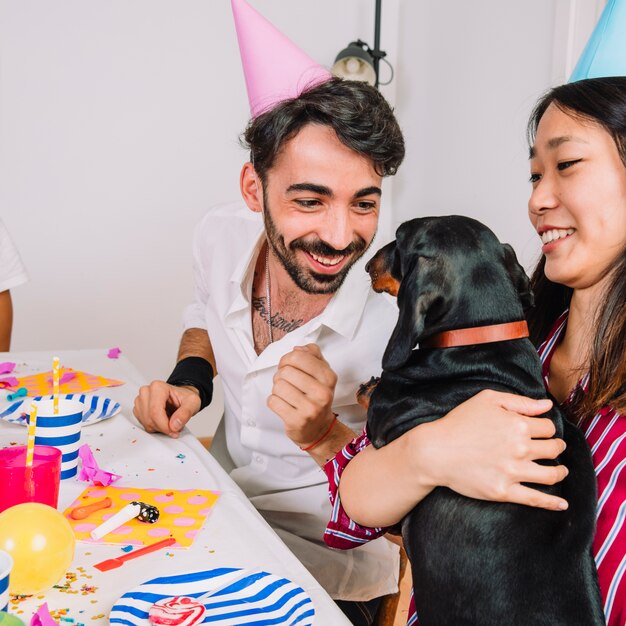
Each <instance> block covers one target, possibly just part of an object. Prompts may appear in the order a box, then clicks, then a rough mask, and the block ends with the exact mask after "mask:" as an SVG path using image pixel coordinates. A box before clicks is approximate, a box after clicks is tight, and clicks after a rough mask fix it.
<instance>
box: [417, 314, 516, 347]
mask: <svg viewBox="0 0 626 626" xmlns="http://www.w3.org/2000/svg"><path fill="white" fill-rule="evenodd" d="M526 337H528V324H526V322H525V321H523V320H522V321H521V322H508V323H507V324H493V325H491V326H476V327H475V328H459V329H457V330H446V331H444V332H442V333H437V334H436V335H433V336H432V337H428V338H427V339H425V340H424V341H421V342H420V348H455V347H458V346H471V345H474V344H477V343H493V342H494V341H508V340H510V339H524V338H526Z"/></svg>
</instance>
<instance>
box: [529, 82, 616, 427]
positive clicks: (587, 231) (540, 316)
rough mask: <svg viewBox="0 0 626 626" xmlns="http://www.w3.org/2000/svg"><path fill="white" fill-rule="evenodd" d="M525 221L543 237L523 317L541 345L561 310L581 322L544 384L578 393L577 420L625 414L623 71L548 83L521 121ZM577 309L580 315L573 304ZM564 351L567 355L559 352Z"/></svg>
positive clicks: (560, 394) (560, 393)
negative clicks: (526, 154) (533, 299)
mask: <svg viewBox="0 0 626 626" xmlns="http://www.w3.org/2000/svg"><path fill="white" fill-rule="evenodd" d="M529 137H530V140H531V142H532V143H533V147H532V148H531V161H530V167H531V182H532V185H533V190H532V194H531V197H530V200H529V202H528V209H529V215H530V220H531V222H532V224H533V226H534V227H535V229H536V230H537V232H538V234H539V235H540V237H541V240H542V242H543V247H542V252H543V258H542V259H541V262H540V263H539V265H538V267H537V269H536V271H535V273H534V276H533V281H532V282H533V289H534V291H535V294H536V296H537V298H538V300H539V301H540V302H541V306H538V307H536V308H535V309H534V310H533V311H532V312H531V313H530V316H529V323H530V328H531V333H532V336H533V337H534V339H535V342H536V343H539V342H540V341H541V340H542V339H543V338H544V337H545V336H546V334H547V332H548V331H549V330H550V328H551V327H552V325H553V324H554V322H555V320H556V318H557V317H558V316H559V315H560V314H561V313H562V311H563V310H564V309H565V308H567V307H569V308H570V310H571V311H570V317H569V320H570V321H569V324H570V325H571V324H572V323H574V324H580V325H581V327H582V328H585V331H586V332H585V335H584V336H585V337H586V340H585V341H583V342H582V344H581V345H580V346H576V345H575V344H574V345H568V343H567V342H565V345H563V344H561V347H560V349H559V350H557V351H556V352H555V355H554V357H553V360H552V368H554V369H557V370H559V371H560V376H558V377H557V376H554V377H553V379H554V380H553V382H552V383H551V385H550V390H551V391H552V393H553V394H554V395H555V396H556V397H557V399H559V400H565V399H566V398H567V397H568V396H569V393H570V391H571V390H572V388H573V387H574V386H575V385H576V383H577V382H578V379H579V378H580V376H581V375H582V374H583V373H585V372H587V371H589V372H590V377H589V382H588V389H587V393H585V394H577V397H576V399H575V400H573V402H572V406H571V409H572V412H573V413H574V414H575V415H576V416H577V418H578V420H581V419H583V418H584V416H586V415H589V414H595V413H596V412H597V411H598V410H599V409H600V408H601V407H602V406H604V405H605V404H607V403H612V404H613V405H614V406H615V408H618V409H620V410H621V411H622V412H624V411H626V388H624V380H625V379H626V363H625V361H624V353H623V351H624V346H626V304H625V300H626V78H624V77H616V78H602V79H591V80H584V81H579V82H575V83H571V84H568V85H563V86H561V87H558V88H556V89H554V90H552V91H551V92H550V93H549V94H548V95H547V96H546V97H545V98H544V99H543V100H541V101H540V102H539V104H538V105H537V107H536V109H535V111H534V112H533V115H532V116H531V120H530V123H529ZM581 306H582V307H583V308H584V314H582V313H583V312H582V311H581V314H578V313H577V311H578V309H579V308H580V307H581ZM566 350H567V351H569V354H568V356H567V358H563V357H564V353H565V352H566Z"/></svg>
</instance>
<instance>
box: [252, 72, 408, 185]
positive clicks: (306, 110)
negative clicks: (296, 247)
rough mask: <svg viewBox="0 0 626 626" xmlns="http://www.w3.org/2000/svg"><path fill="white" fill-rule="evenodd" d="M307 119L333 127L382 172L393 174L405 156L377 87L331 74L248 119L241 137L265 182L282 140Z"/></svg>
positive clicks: (397, 130)
mask: <svg viewBox="0 0 626 626" xmlns="http://www.w3.org/2000/svg"><path fill="white" fill-rule="evenodd" d="M307 124H321V125H323V126H329V127H330V128H332V129H333V130H334V131H335V133H336V135H337V137H338V139H339V141H341V143H342V144H344V145H345V146H346V147H347V148H350V149H351V150H354V151H355V152H358V153H359V154H362V155H363V156H365V157H366V158H368V159H370V160H371V161H372V163H373V164H374V168H375V170H376V172H377V173H378V174H379V175H380V176H391V175H393V174H395V173H396V171H397V169H398V167H399V166H400V163H402V159H403V158H404V139H403V137H402V131H401V130H400V126H399V125H398V122H397V121H396V118H395V116H394V114H393V109H392V108H391V107H390V106H389V103H388V102H387V101H386V100H385V98H384V97H383V96H382V95H381V93H380V92H379V91H378V90H377V89H375V88H374V87H372V86H371V85H368V84H367V83H364V82H360V81H352V80H343V79H341V78H332V79H330V80H328V81H326V82H324V83H322V84H320V85H317V86H315V87H312V88H310V89H307V90H305V91H304V92H303V93H302V94H301V95H299V96H298V97H297V98H293V99H291V100H286V101H284V102H281V103H280V104H278V105H277V106H276V107H274V108H273V109H270V110H269V111H266V112H265V113H262V114H261V115H259V116H258V117H256V118H254V119H252V120H250V123H249V124H248V127H247V128H246V130H245V132H244V133H243V136H242V143H243V145H244V146H245V147H246V148H248V149H249V150H250V160H251V161H252V163H253V164H254V168H255V170H256V171H257V173H258V175H259V176H260V178H261V181H262V182H263V183H264V184H265V182H266V176H267V172H268V170H269V169H270V168H271V167H272V165H273V164H274V162H275V161H276V157H277V156H278V155H279V154H280V151H281V150H282V148H283V146H284V145H285V143H286V142H288V141H289V140H290V139H292V138H293V137H295V135H297V134H298V132H299V131H300V130H301V129H302V128H303V127H304V126H306V125H307Z"/></svg>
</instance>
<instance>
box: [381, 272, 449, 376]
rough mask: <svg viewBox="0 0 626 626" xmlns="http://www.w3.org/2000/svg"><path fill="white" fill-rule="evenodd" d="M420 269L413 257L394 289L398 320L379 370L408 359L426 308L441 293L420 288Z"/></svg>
mask: <svg viewBox="0 0 626 626" xmlns="http://www.w3.org/2000/svg"><path fill="white" fill-rule="evenodd" d="M423 271H424V270H421V268H420V262H419V261H417V260H416V262H415V263H414V264H413V267H411V268H410V271H409V272H408V273H406V274H405V275H404V276H403V277H402V283H401V285H400V290H399V291H398V309H399V310H398V322H397V323H396V327H395V328H394V329H393V332H392V333H391V337H390V338H389V343H388V344H387V348H386V350H385V354H384V355H383V369H386V370H395V369H398V368H400V367H402V366H403V365H404V364H405V363H406V362H407V361H408V359H409V357H410V356H411V352H412V351H413V348H414V347H415V345H416V344H417V343H418V341H419V338H420V336H421V335H422V333H423V332H424V323H425V320H426V314H427V312H428V310H429V309H430V307H431V305H432V303H433V302H434V301H435V300H436V299H437V298H439V297H440V296H441V294H440V293H439V292H436V293H435V292H434V291H432V290H428V291H424V287H423V284H422V283H423V282H424V281H423V280H420V278H421V277H420V274H421V273H423Z"/></svg>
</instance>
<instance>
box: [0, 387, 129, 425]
mask: <svg viewBox="0 0 626 626" xmlns="http://www.w3.org/2000/svg"><path fill="white" fill-rule="evenodd" d="M52 397H53V396H37V397H35V398H28V397H27V398H20V399H19V400H16V401H15V402H12V403H9V404H8V405H0V419H2V420H4V421H5V422H10V423H11V424H23V425H24V426H26V425H27V424H28V415H27V413H28V411H29V408H30V403H31V402H32V401H33V400H52ZM59 398H64V399H67V400H77V401H78V402H82V403H83V404H84V405H85V412H84V413H83V426H89V424H95V423H96V422H101V421H102V420H106V419H109V417H113V416H114V415H116V414H117V413H119V412H120V409H121V406H120V403H119V402H115V400H111V398H104V397H102V396H94V395H92V394H90V393H62V394H60V395H59Z"/></svg>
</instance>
